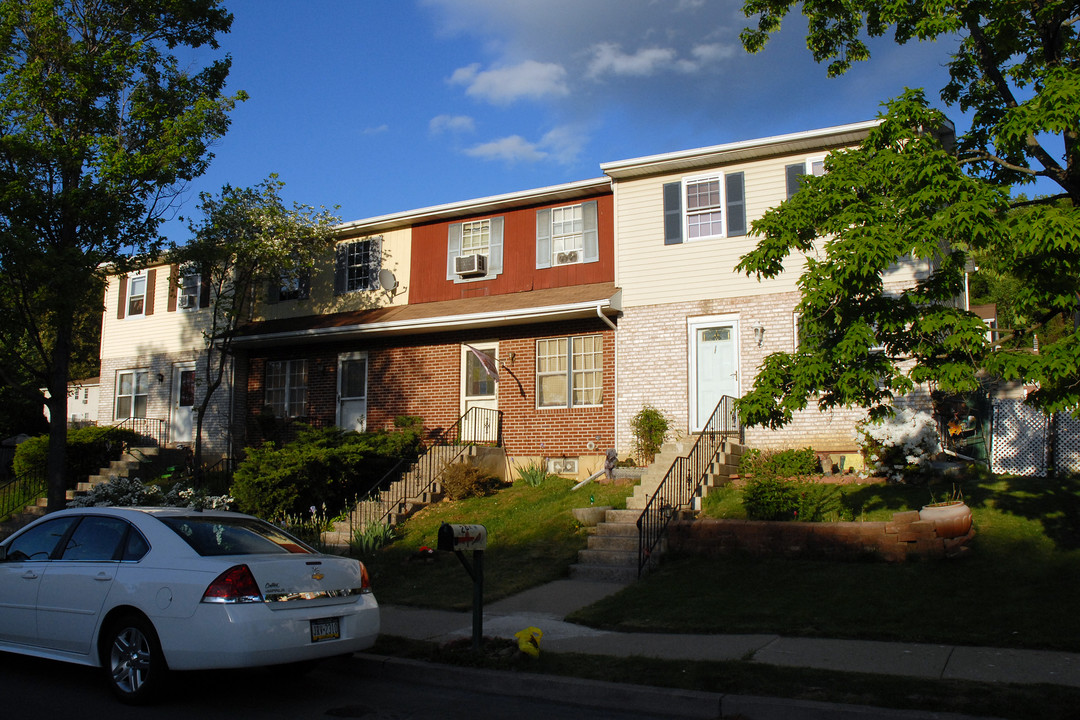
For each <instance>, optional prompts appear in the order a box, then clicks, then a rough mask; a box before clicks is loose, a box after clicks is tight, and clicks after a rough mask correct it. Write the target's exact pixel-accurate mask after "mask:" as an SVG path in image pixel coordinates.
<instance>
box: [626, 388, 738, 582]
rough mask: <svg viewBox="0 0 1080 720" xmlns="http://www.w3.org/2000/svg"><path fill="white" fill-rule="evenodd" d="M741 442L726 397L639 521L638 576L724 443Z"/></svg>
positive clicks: (677, 460)
mask: <svg viewBox="0 0 1080 720" xmlns="http://www.w3.org/2000/svg"><path fill="white" fill-rule="evenodd" d="M741 438H742V428H741V427H740V426H739V414H738V410H737V408H736V406H735V398H733V397H731V396H729V395H725V396H724V397H722V398H720V402H718V403H717V404H716V408H714V409H713V412H712V415H710V416H709V421H708V422H707V423H705V427H703V428H702V429H701V432H700V434H699V435H698V439H697V440H696V441H695V442H694V446H693V447H692V448H690V452H689V453H687V454H686V455H685V456H682V457H677V458H675V460H674V462H672V463H671V467H670V468H669V469H668V471H667V474H666V475H664V479H663V480H661V481H660V484H659V485H658V486H657V488H656V491H655V492H654V493H653V494H652V496H651V497H650V498H649V501H648V502H647V503H645V509H644V510H642V511H641V515H640V517H638V520H637V527H638V576H640V575H641V573H642V572H643V571H644V570H645V566H646V565H647V564H648V563H649V559H650V558H651V557H652V554H653V552H654V551H655V550H656V546H657V545H659V544H660V540H661V539H662V538H663V537H664V533H665V532H667V527H668V524H669V523H670V522H671V519H672V518H673V517H675V513H676V512H677V511H678V510H679V509H680V508H683V507H686V506H687V505H689V504H690V501H691V500H692V499H693V498H694V496H695V495H697V493H698V491H699V490H700V489H701V485H702V483H703V482H704V481H705V476H706V475H707V474H708V471H709V466H710V465H711V464H712V462H713V459H714V458H715V457H716V453H717V452H718V451H719V450H720V449H721V448H722V447H723V444H724V441H725V440H729V439H740V440H741Z"/></svg>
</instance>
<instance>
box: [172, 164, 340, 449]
mask: <svg viewBox="0 0 1080 720" xmlns="http://www.w3.org/2000/svg"><path fill="white" fill-rule="evenodd" d="M284 185H285V184H284V183H283V182H281V181H280V180H278V179H277V177H276V176H271V177H270V178H268V179H267V180H264V181H263V182H261V183H260V184H259V185H257V186H255V187H252V188H235V187H232V186H230V185H226V186H225V187H224V188H222V190H221V193H219V194H217V195H210V194H208V193H203V194H202V195H201V196H200V211H201V218H199V219H198V220H197V221H195V222H193V223H191V225H190V228H191V233H192V238H191V240H189V241H188V242H187V243H185V244H184V245H174V246H173V247H172V249H171V250H170V253H169V255H170V258H171V260H172V261H173V262H175V263H177V264H179V265H180V266H181V267H182V268H183V269H185V270H186V271H189V272H191V273H193V274H198V275H199V276H201V278H202V281H203V282H205V283H208V284H209V294H210V305H209V309H208V312H209V319H208V320H206V321H205V325H204V327H203V328H202V337H203V347H204V354H203V358H202V360H201V361H200V364H201V366H202V373H201V375H200V376H199V382H198V383H197V388H198V390H199V392H198V393H197V397H198V400H197V402H196V405H195V448H194V454H195V468H196V469H198V468H200V467H201V466H202V435H203V424H204V422H205V418H206V414H207V412H208V410H209V408H210V406H211V404H212V403H213V400H214V394H215V393H216V392H217V390H218V389H219V388H220V387H221V385H222V382H223V380H224V378H225V375H226V372H227V371H228V369H229V366H230V362H231V361H232V359H233V340H234V339H235V338H236V336H237V334H238V332H239V330H240V329H241V327H242V326H243V325H244V324H245V323H247V322H250V321H251V320H252V319H253V317H254V313H255V309H256V307H257V305H258V303H259V302H260V300H263V299H267V292H269V293H277V292H278V290H279V289H280V288H281V287H282V286H283V284H284V285H285V286H288V287H292V288H295V289H296V291H297V294H298V295H299V294H302V293H304V294H306V289H307V285H308V278H309V277H310V274H311V272H312V270H313V268H314V264H315V260H316V258H317V257H319V256H320V255H321V254H323V253H324V252H325V251H326V250H327V249H329V248H330V247H331V246H332V245H333V243H334V234H333V233H334V231H333V227H334V225H336V224H337V223H338V222H340V218H339V217H337V216H336V215H333V214H332V213H330V212H329V211H327V210H326V209H324V208H318V209H316V208H314V207H311V206H307V205H299V204H295V203H294V204H293V205H292V206H291V207H289V206H287V205H286V204H285V202H284V201H283V200H282V199H281V189H282V188H283V187H284ZM272 299H273V300H274V301H276V300H277V299H278V297H273V298H272ZM193 317H198V316H197V315H196V316H193Z"/></svg>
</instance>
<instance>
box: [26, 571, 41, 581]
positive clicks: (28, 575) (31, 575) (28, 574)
mask: <svg viewBox="0 0 1080 720" xmlns="http://www.w3.org/2000/svg"><path fill="white" fill-rule="evenodd" d="M22 576H23V580H37V576H38V574H37V573H36V572H34V571H33V570H27V571H26V572H24V573H23V574H22Z"/></svg>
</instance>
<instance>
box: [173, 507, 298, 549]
mask: <svg viewBox="0 0 1080 720" xmlns="http://www.w3.org/2000/svg"><path fill="white" fill-rule="evenodd" d="M161 521H162V522H163V523H165V524H166V525H168V526H169V527H170V528H172V530H173V532H175V533H176V534H177V535H179V536H180V537H182V538H183V539H184V541H185V542H187V544H188V545H190V546H191V547H192V548H193V549H194V550H195V552H197V553H199V554H200V555H204V556H207V555H257V554H265V553H313V552H315V551H314V550H312V549H311V548H310V547H308V546H307V545H304V544H303V543H302V542H300V541H299V540H297V539H296V538H294V537H292V536H290V535H287V534H286V533H284V532H282V531H281V530H279V529H277V528H276V527H274V526H273V525H270V524H269V523H265V522H263V521H261V520H254V519H250V518H222V517H213V516H186V517H163V518H161Z"/></svg>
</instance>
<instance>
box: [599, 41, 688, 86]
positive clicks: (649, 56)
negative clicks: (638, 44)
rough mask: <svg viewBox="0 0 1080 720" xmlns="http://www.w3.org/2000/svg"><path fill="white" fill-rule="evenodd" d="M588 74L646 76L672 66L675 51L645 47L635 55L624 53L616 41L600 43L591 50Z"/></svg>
mask: <svg viewBox="0 0 1080 720" xmlns="http://www.w3.org/2000/svg"><path fill="white" fill-rule="evenodd" d="M591 53H592V60H590V61H589V66H588V70H587V71H586V75H587V76H588V77H590V78H596V77H600V76H602V75H608V74H610V75H622V76H632V77H644V76H648V75H655V74H656V73H657V72H659V71H660V70H663V69H665V68H669V67H671V66H672V64H673V62H674V60H675V51H674V50H672V49H671V48H656V47H654V48H644V49H642V50H638V51H637V52H636V53H634V54H633V55H630V54H628V53H624V52H623V51H622V49H621V48H620V47H619V45H618V44H616V43H599V44H598V45H594V46H593V47H592V50H591Z"/></svg>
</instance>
